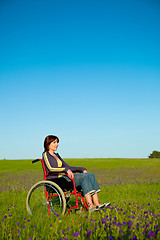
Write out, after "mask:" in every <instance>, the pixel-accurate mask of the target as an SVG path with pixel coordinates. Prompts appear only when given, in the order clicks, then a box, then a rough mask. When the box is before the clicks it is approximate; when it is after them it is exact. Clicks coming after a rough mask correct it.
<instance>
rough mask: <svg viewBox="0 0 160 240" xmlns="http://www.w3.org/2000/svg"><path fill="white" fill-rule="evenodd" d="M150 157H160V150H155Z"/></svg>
mask: <svg viewBox="0 0 160 240" xmlns="http://www.w3.org/2000/svg"><path fill="white" fill-rule="evenodd" d="M148 157H149V158H160V152H158V151H153V152H152V153H151V154H150V155H149V156H148Z"/></svg>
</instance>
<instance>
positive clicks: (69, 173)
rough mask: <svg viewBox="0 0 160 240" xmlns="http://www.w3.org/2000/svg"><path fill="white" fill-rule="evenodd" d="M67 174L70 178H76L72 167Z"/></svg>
mask: <svg viewBox="0 0 160 240" xmlns="http://www.w3.org/2000/svg"><path fill="white" fill-rule="evenodd" d="M67 174H68V176H69V177H70V178H74V174H73V172H72V171H71V170H70V169H68V171H67Z"/></svg>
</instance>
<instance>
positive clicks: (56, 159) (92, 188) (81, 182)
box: [43, 135, 110, 212]
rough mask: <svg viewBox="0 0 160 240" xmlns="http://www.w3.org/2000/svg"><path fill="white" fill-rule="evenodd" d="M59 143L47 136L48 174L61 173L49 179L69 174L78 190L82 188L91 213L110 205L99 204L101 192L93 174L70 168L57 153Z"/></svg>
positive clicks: (52, 137) (46, 161)
mask: <svg viewBox="0 0 160 240" xmlns="http://www.w3.org/2000/svg"><path fill="white" fill-rule="evenodd" d="M58 143H59V138H58V137H57V136H53V135H49V136H47V137H46V138H45V140H44V152H43V160H44V164H45V168H46V173H47V174H48V173H53V172H58V173H59V174H58V175H57V174H56V175H49V176H48V177H47V179H50V180H51V179H53V178H54V179H55V180H56V178H68V177H67V176H66V175H65V174H64V173H62V172H65V173H67V174H68V176H69V177H71V178H73V179H74V181H75V186H76V188H77V187H79V186H80V187H81V188H82V191H83V194H84V197H85V200H86V202H87V205H88V207H89V211H90V212H93V211H96V210H99V209H100V208H104V207H106V206H108V205H110V203H104V204H100V203H99V200H98V194H97V193H98V192H100V188H99V186H98V183H97V181H96V179H95V175H94V174H93V173H88V172H87V170H86V168H84V167H71V166H69V165H68V164H67V163H66V162H65V161H64V160H63V159H62V158H61V157H60V156H59V154H58V153H55V151H56V150H57V147H58ZM68 180H69V178H68ZM69 181H70V180H69Z"/></svg>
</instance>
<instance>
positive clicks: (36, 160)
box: [32, 159, 40, 163]
mask: <svg viewBox="0 0 160 240" xmlns="http://www.w3.org/2000/svg"><path fill="white" fill-rule="evenodd" d="M38 161H40V160H39V159H35V160H33V161H32V163H35V162H38Z"/></svg>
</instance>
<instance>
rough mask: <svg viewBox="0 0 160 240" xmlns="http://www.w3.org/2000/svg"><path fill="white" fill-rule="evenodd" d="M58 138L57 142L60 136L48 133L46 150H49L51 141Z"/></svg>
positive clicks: (45, 141)
mask: <svg viewBox="0 0 160 240" xmlns="http://www.w3.org/2000/svg"><path fill="white" fill-rule="evenodd" d="M55 140H57V142H59V138H58V137H57V136H53V135H48V136H47V137H46V138H45V140H44V152H48V151H49V145H50V143H51V142H53V141H55Z"/></svg>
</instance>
